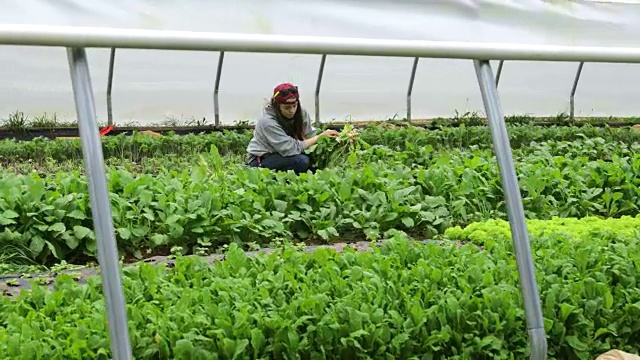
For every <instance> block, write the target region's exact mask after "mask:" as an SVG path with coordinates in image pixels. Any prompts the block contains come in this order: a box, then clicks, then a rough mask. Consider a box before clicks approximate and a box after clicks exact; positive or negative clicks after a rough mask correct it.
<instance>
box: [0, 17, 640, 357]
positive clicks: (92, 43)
mask: <svg viewBox="0 0 640 360" xmlns="http://www.w3.org/2000/svg"><path fill="white" fill-rule="evenodd" d="M0 45H30V46H61V47H66V48H68V54H69V67H70V71H71V80H72V84H73V90H74V98H75V103H76V110H77V113H78V119H79V126H80V135H81V142H82V149H83V153H84V160H85V164H86V167H87V174H88V177H89V184H90V187H89V190H90V197H91V204H92V212H93V222H94V229H95V231H96V238H97V242H98V259H99V262H100V269H101V273H102V277H103V288H104V293H105V303H106V308H107V315H108V323H109V329H110V331H109V333H110V342H111V348H112V352H113V357H114V359H116V360H119V359H130V358H131V349H130V345H129V335H128V329H127V316H126V311H125V303H124V300H123V291H122V285H121V283H120V281H121V280H120V274H119V270H120V269H119V264H118V258H117V255H116V252H115V251H114V250H115V248H116V247H115V246H116V245H115V236H114V229H113V224H112V222H111V221H112V220H111V216H109V215H110V214H111V210H110V205H109V201H108V193H107V185H106V177H105V173H104V159H103V155H102V147H101V144H100V140H99V137H98V129H97V126H96V115H95V104H94V98H93V90H92V88H91V78H90V74H89V68H88V64H87V59H86V56H85V52H84V48H86V47H99V48H105V47H106V48H137V49H157V50H192V51H220V52H228V51H237V52H267V53H298V54H321V55H323V59H324V58H325V56H326V55H361V56H399V57H412V58H420V57H425V58H453V59H469V60H473V62H474V66H475V70H476V75H477V79H478V84H479V87H480V93H481V95H482V99H483V103H484V107H485V109H486V112H487V116H488V119H489V128H490V130H491V134H492V140H493V143H494V149H495V152H496V158H497V161H498V166H499V168H500V178H501V182H502V188H503V191H504V194H505V202H506V204H507V213H508V217H509V224H510V226H511V234H512V237H513V246H514V250H515V255H516V261H517V267H518V274H519V277H520V288H521V292H522V296H523V298H524V308H525V313H526V323H527V329H528V332H529V338H530V341H531V359H535V360H538V359H546V352H547V342H546V338H545V331H544V327H543V322H542V312H541V308H540V299H539V294H538V288H537V283H536V279H535V272H534V266H533V258H532V255H531V250H530V245H529V238H528V232H527V225H526V222H525V216H524V210H523V205H522V198H521V195H520V191H519V185H518V179H517V177H516V172H515V167H514V163H513V157H512V154H511V145H510V143H509V138H508V133H507V128H506V124H505V122H504V115H503V113H502V108H501V105H500V101H499V97H498V91H497V81H496V80H497V79H496V78H495V77H494V76H493V72H492V70H491V64H490V63H489V61H490V60H502V61H504V60H528V61H576V62H581V63H582V62H586V61H589V62H608V63H640V48H620V47H610V48H604V47H584V46H581V47H578V46H576V47H568V46H550V45H524V44H517V45H516V44H486V43H464V42H447V41H418V40H380V39H354V38H328V37H309V36H279V35H253V34H223V33H202V32H188V31H155V30H138V29H111V28H86V27H77V28H75V27H56V26H40V25H38V26H30V25H0ZM323 63H324V61H323V62H322V64H323ZM220 64H221V62H219V64H218V66H220ZM414 65H415V63H414ZM321 69H322V68H321ZM412 77H413V76H412ZM217 79H219V76H218V77H217ZM319 85H320V82H318V84H317V86H316V90H317V91H316V93H318V92H319ZM409 93H410V91H409Z"/></svg>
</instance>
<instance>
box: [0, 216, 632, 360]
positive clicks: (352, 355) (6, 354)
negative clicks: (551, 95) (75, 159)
mask: <svg viewBox="0 0 640 360" xmlns="http://www.w3.org/2000/svg"><path fill="white" fill-rule="evenodd" d="M565 221H567V220H564V219H554V220H551V221H547V222H537V225H534V226H532V228H534V229H536V228H537V229H538V230H537V231H533V232H532V242H531V247H532V250H533V254H534V260H535V269H536V273H537V279H538V284H539V290H540V296H541V305H542V311H543V316H544V328H545V332H546V334H547V342H548V358H549V359H593V358H595V357H596V356H597V355H598V354H601V353H603V352H605V351H607V350H609V349H611V348H617V349H621V350H624V351H629V352H634V351H636V350H637V349H638V347H640V323H639V322H638V321H637V319H638V317H640V305H639V304H640V287H639V286H638V282H637V279H638V278H639V277H640V273H639V269H638V267H637V264H638V263H640V250H639V249H640V236H639V235H638V232H637V231H635V232H632V231H630V229H632V228H638V227H639V226H640V218H623V219H616V220H607V221H600V220H597V219H583V220H569V221H567V223H564V222H565ZM563 223H564V224H563ZM544 228H547V229H548V230H546V231H545V230H543V229H544ZM508 229H509V228H508V224H507V223H505V222H492V223H488V224H478V225H477V226H476V227H475V229H473V230H472V231H470V232H465V231H466V229H452V230H451V231H450V232H451V233H452V234H453V236H454V237H467V236H468V235H470V234H471V233H475V234H478V233H479V232H480V231H481V232H482V233H483V235H482V238H483V242H484V243H485V244H486V243H487V241H486V240H487V239H492V243H493V246H491V247H489V248H488V249H487V248H485V249H484V250H483V249H480V248H479V247H477V246H475V245H473V244H469V245H462V246H459V245H455V244H450V243H442V244H436V243H426V244H422V243H414V242H410V241H409V240H408V239H407V237H406V236H405V235H403V234H402V233H400V232H398V231H392V232H390V233H388V234H387V237H388V240H387V241H386V242H385V245H383V246H381V247H374V249H373V251H363V252H356V251H353V250H351V249H346V250H345V252H343V253H337V252H335V251H334V250H332V249H319V250H316V251H315V252H313V253H304V252H301V251H298V250H295V249H294V248H292V247H284V248H282V249H280V250H277V251H276V252H274V253H272V254H270V255H265V254H260V255H257V256H256V257H250V256H247V255H246V254H245V253H244V252H243V251H241V250H240V249H238V248H237V246H236V245H235V244H233V245H232V246H230V248H229V250H228V252H227V253H226V256H225V260H224V261H223V262H219V263H216V264H215V265H211V264H208V263H206V262H204V261H202V260H200V259H198V258H181V257H179V258H178V259H177V261H176V264H175V266H173V267H170V268H168V267H166V266H164V265H158V266H156V267H154V266H152V265H150V264H146V263H141V264H139V265H136V266H133V267H130V268H127V269H126V270H124V291H125V299H126V302H127V312H128V318H129V329H130V339H131V346H132V350H133V356H134V357H135V358H137V359H285V358H301V359H327V358H331V359H363V358H380V359H409V358H422V359H425V358H433V359H440V358H447V359H513V358H517V359H524V358H527V356H528V351H529V341H528V332H527V327H526V321H525V313H524V310H523V302H522V298H521V294H520V289H519V285H518V283H517V281H518V280H517V279H518V276H517V266H516V263H515V255H514V253H513V251H512V246H511V243H510V237H509V236H504V234H505V232H508ZM33 286H34V289H33V290H32V291H31V292H23V293H22V294H20V295H19V296H18V297H16V298H14V299H9V298H6V297H3V298H0V357H2V358H13V359H36V358H52V359H57V358H64V359H87V358H96V359H107V358H109V357H110V353H111V351H110V349H109V343H108V337H107V336H108V331H107V329H106V317H105V309H104V302H103V301H104V298H103V295H102V288H101V287H100V278H99V277H95V278H91V279H89V281H88V285H86V286H80V285H78V284H75V283H74V280H73V279H72V277H71V276H69V275H62V276H60V277H58V279H57V285H56V289H55V290H54V291H49V290H47V289H44V288H41V287H38V285H37V284H34V285H33Z"/></svg>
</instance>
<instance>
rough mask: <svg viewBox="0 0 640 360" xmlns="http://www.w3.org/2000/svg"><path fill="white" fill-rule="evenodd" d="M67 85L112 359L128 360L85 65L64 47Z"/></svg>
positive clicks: (78, 51)
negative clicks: (85, 179) (72, 103)
mask: <svg viewBox="0 0 640 360" xmlns="http://www.w3.org/2000/svg"><path fill="white" fill-rule="evenodd" d="M67 57H68V59H69V70H70V74H71V85H72V88H73V96H74V100H75V104H76V112H77V113H78V128H79V132H80V140H81V142H82V153H83V157H84V163H85V168H86V171H87V176H88V180H89V181H88V182H89V184H88V185H89V196H90V199H91V213H92V215H93V226H94V229H95V234H96V243H97V250H98V262H99V263H100V270H101V271H100V273H101V274H102V286H103V288H104V297H105V305H106V309H107V320H108V324H109V326H108V327H109V336H110V340H111V351H112V356H113V358H114V359H116V360H130V359H131V358H132V355H131V345H130V343H129V341H130V340H129V327H128V325H127V311H126V307H125V300H124V291H123V289H122V280H121V278H120V263H119V261H118V249H117V247H116V240H115V234H114V228H113V220H112V218H111V216H112V214H111V204H110V203H109V192H108V187H107V178H106V175H105V170H104V168H105V166H104V156H103V154H102V143H101V141H100V135H99V134H98V124H97V122H96V108H95V101H94V97H93V89H92V87H91V75H90V73H89V63H88V61H87V55H86V52H85V49H83V48H67Z"/></svg>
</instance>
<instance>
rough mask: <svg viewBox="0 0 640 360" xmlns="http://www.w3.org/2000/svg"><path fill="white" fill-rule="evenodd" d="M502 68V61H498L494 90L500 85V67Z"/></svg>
mask: <svg viewBox="0 0 640 360" xmlns="http://www.w3.org/2000/svg"><path fill="white" fill-rule="evenodd" d="M503 66H504V60H500V62H499V63H498V71H497V73H496V88H497V87H498V85H499V84H500V76H502V67H503Z"/></svg>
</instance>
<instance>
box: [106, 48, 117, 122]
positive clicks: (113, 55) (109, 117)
mask: <svg viewBox="0 0 640 360" xmlns="http://www.w3.org/2000/svg"><path fill="white" fill-rule="evenodd" d="M115 61H116V48H114V47H112V48H111V55H110V56H109V77H108V79H107V125H109V126H111V125H113V106H112V104H111V89H112V86H113V66H114V64H115Z"/></svg>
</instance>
